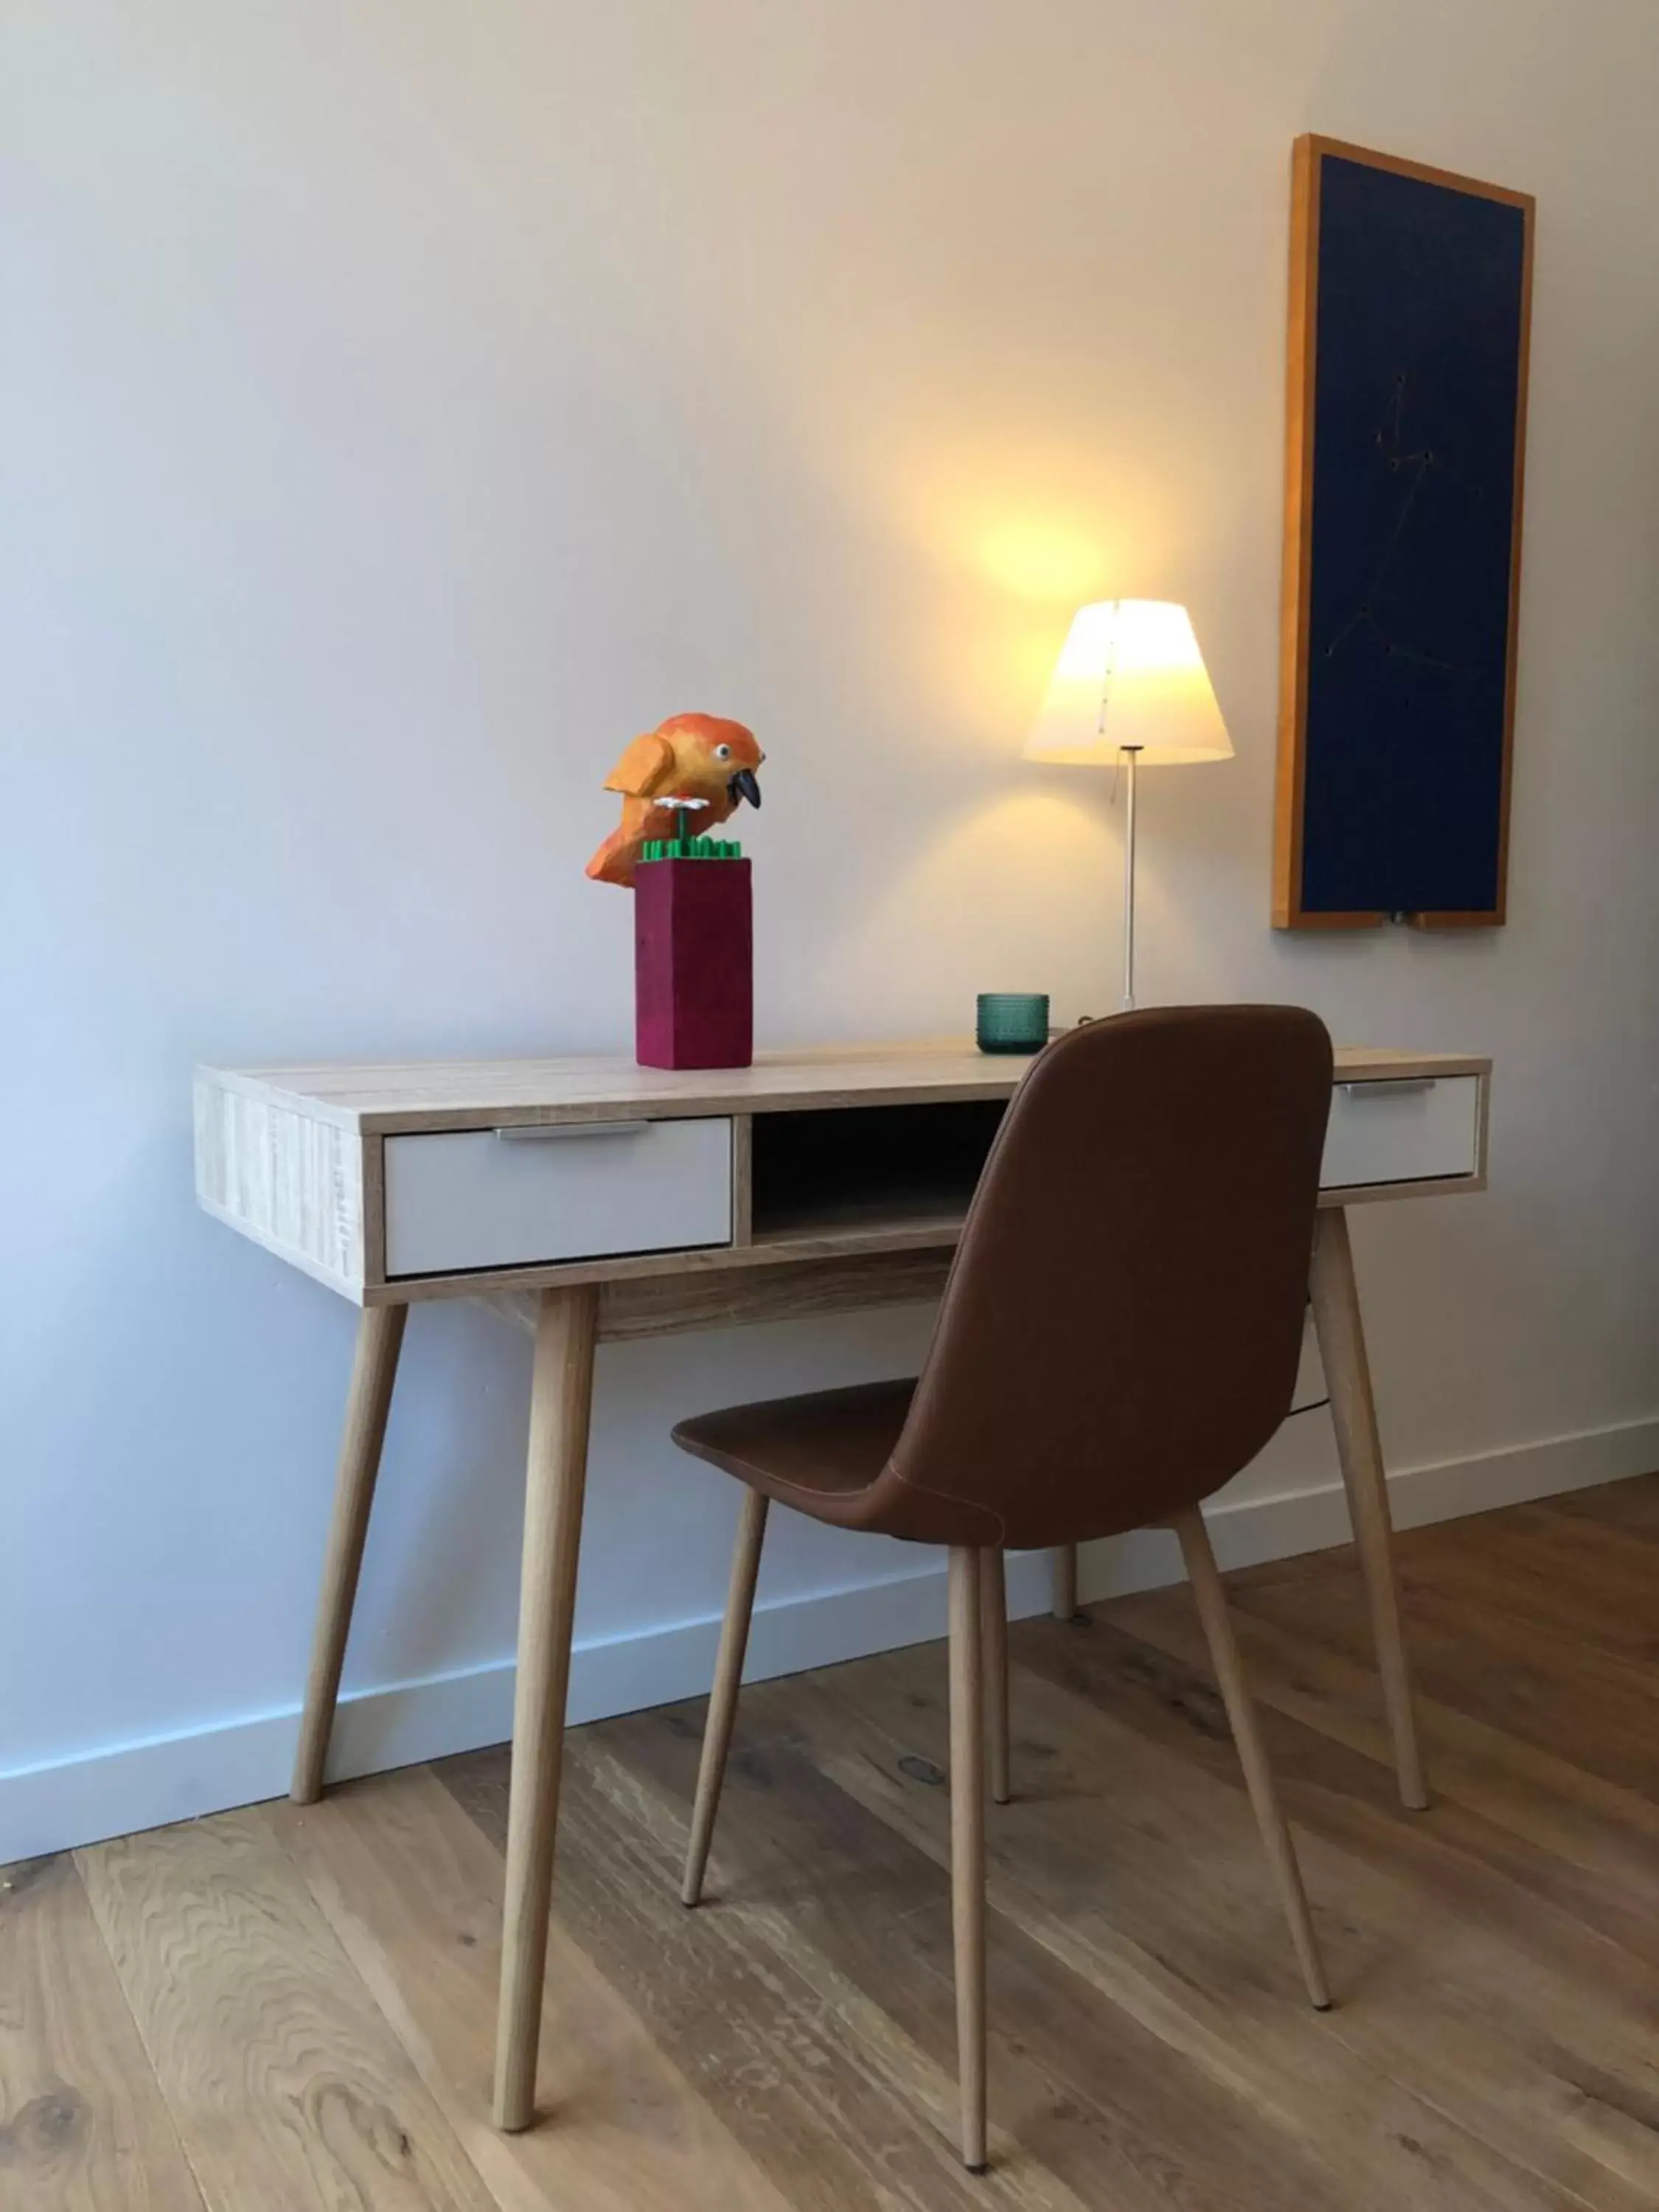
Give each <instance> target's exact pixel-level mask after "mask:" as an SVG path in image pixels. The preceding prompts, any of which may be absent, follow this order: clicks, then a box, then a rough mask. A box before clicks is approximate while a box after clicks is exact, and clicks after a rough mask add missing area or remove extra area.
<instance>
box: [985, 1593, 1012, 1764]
mask: <svg viewBox="0 0 1659 2212" xmlns="http://www.w3.org/2000/svg"><path fill="white" fill-rule="evenodd" d="M979 1598H980V1612H981V1621H982V1626H981V1639H982V1645H983V1650H984V1666H985V1702H986V1707H987V1712H988V1715H989V1719H990V1724H991V1796H992V1797H993V1799H994V1801H995V1802H996V1803H997V1804H999V1805H1006V1803H1007V1802H1008V1800H1009V1798H1010V1797H1011V1796H1012V1794H1013V1792H1012V1786H1011V1784H1010V1781H1009V1762H1008V1585H1007V1580H1006V1576H1005V1575H1004V1573H1003V1555H1002V1553H1000V1551H997V1550H994V1549H992V1550H987V1552H986V1553H984V1555H983V1557H982V1558H981V1560H980V1569H979Z"/></svg>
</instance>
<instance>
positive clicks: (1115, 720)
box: [1025, 599, 1233, 768]
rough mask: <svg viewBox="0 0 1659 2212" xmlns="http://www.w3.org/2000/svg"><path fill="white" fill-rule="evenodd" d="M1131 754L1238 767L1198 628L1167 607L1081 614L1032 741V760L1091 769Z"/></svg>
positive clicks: (1094, 609) (1132, 606) (1145, 604)
mask: <svg viewBox="0 0 1659 2212" xmlns="http://www.w3.org/2000/svg"><path fill="white" fill-rule="evenodd" d="M1127 749H1133V751H1134V753H1135V755H1136V757H1137V760H1138V761H1139V762H1144V763H1146V764H1147V765H1148V766H1152V767H1155V766H1160V765H1163V764H1165V763H1170V764H1173V763H1177V762H1182V761H1213V760H1231V758H1232V752H1233V747H1232V740H1231V738H1229V736H1228V735H1227V726H1226V724H1225V722H1224V721H1223V720H1222V719H1221V709H1220V708H1219V707H1218V706H1217V704H1216V699H1215V693H1214V692H1213V691H1212V690H1211V688H1210V678H1209V676H1208V674H1207V673H1206V670H1205V666H1204V656H1203V655H1202V653H1200V651H1199V649H1198V640H1197V638H1196V637H1194V635H1193V625H1192V622H1191V619H1190V617H1188V612H1187V610H1186V608H1185V607H1179V606H1176V605H1174V604H1173V603H1172V602H1171V601H1170V600H1168V599H1101V600H1099V601H1097V604H1096V605H1093V606H1091V607H1082V608H1079V611H1078V612H1077V613H1076V614H1075V615H1074V616H1073V617H1072V627H1071V629H1070V630H1069V631H1068V633H1067V634H1066V642H1065V644H1064V645H1063V646H1062V647H1060V659H1058V660H1057V661H1056V662H1055V664H1054V674H1053V675H1052V676H1051V677H1050V678H1049V679H1048V696H1047V697H1046V698H1045V699H1044V700H1043V702H1042V708H1041V710H1040V712H1039V713H1038V715H1037V718H1036V721H1035V722H1033V724H1032V725H1031V734H1030V737H1029V738H1027V739H1026V740H1025V757H1026V759H1027V760H1035V761H1064V762H1070V763H1073V764H1075V765H1076V766H1079V767H1083V768H1110V767H1112V766H1114V765H1115V763H1116V761H1117V759H1118V757H1119V755H1120V754H1121V753H1122V752H1123V751H1125V750H1127Z"/></svg>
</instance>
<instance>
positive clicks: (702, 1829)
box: [680, 1489, 768, 1905]
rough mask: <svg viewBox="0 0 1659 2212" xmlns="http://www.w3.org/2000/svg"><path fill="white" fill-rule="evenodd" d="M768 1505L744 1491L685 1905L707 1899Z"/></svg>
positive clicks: (701, 1771) (689, 1848) (683, 1894)
mask: <svg viewBox="0 0 1659 2212" xmlns="http://www.w3.org/2000/svg"><path fill="white" fill-rule="evenodd" d="M767 1503H768V1501H767V1499H766V1498H765V1496H764V1494H763V1492H760V1491H758V1490H749V1489H745V1490H744V1493H743V1510H742V1513H741V1515H740V1516H739V1517H738V1541H737V1546H736V1548H735V1549H734V1551H733V1552H732V1583H731V1588H730V1589H728V1591H727V1593H726V1621H725V1625H724V1626H722V1628H721V1630H720V1656H718V1658H716V1660H715V1662H714V1692H713V1694H712V1695H711V1697H710V1698H709V1700H708V1719H707V1721H706V1722H705V1723H703V1731H702V1762H701V1764H700V1765H699V1766H698V1768H697V1802H696V1807H695V1808H694V1809H693V1811H692V1814H691V1840H690V1844H688V1846H687V1848H686V1854H685V1879H684V1881H683V1882H682V1883H681V1885H680V1902H681V1903H682V1904H683V1905H696V1904H697V1903H698V1902H699V1900H700V1899H702V1878H703V1875H705V1874H706V1873H707V1871H708V1846H709V1844H711V1843H712V1842H713V1841H714V1819H715V1815H716V1814H718V1813H719V1811H720V1785H721V1784H722V1783H723V1782H724V1781H725V1779H726V1753H727V1752H728V1751H729V1750H730V1748H731V1745H732V1723H733V1722H734V1721H735V1720H736V1718H737V1717H738V1683H739V1682H741V1680H743V1660H744V1652H745V1651H746V1650H748V1648H749V1622H750V1616H751V1615H752V1614H753V1613H754V1610H755V1579H756V1577H757V1575H758V1574H759V1573H760V1561H761V1544H762V1541H763V1539H764V1537H765V1534H766V1508H767Z"/></svg>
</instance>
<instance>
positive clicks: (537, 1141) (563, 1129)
mask: <svg viewBox="0 0 1659 2212" xmlns="http://www.w3.org/2000/svg"><path fill="white" fill-rule="evenodd" d="M649 1127H651V1124H650V1123H649V1122H648V1121H523V1122H520V1123H518V1124H516V1125H515V1126H514V1127H511V1128H507V1129H497V1130H496V1132H495V1134H496V1135H497V1136H498V1137H499V1138H500V1139H501V1142H502V1143H503V1144H504V1145H550V1144H553V1143H555V1142H556V1141H557V1142H562V1140H563V1139H565V1138H567V1137H642V1136H643V1135H644V1134H645V1133H646V1131H647V1129H648V1128H649Z"/></svg>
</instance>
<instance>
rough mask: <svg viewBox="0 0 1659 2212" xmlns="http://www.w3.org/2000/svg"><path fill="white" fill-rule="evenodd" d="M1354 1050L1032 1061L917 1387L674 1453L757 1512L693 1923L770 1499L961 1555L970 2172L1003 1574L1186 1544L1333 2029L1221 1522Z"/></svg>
mask: <svg viewBox="0 0 1659 2212" xmlns="http://www.w3.org/2000/svg"><path fill="white" fill-rule="evenodd" d="M1330 1096H1331V1044H1330V1039H1329V1037H1328V1036H1327V1034H1326V1032H1325V1029H1324V1026H1323V1024H1322V1023H1321V1022H1320V1021H1319V1020H1318V1019H1317V1018H1316V1016H1314V1015H1313V1014H1310V1013H1307V1012H1303V1011H1301V1010H1300V1009H1298V1008H1295V1007H1289V1006H1212V1007H1183V1008H1170V1009H1160V1010H1158V1011H1152V1012H1144V1013H1129V1014H1123V1015H1120V1016H1119V1017H1117V1018H1115V1019H1114V1020H1111V1021H1103V1022H1098V1023H1095V1024H1091V1025H1090V1026H1089V1027H1087V1028H1085V1029H1079V1030H1073V1031H1072V1032H1071V1033H1070V1034H1069V1035H1068V1036H1064V1037H1061V1038H1060V1040H1059V1041H1058V1042H1056V1043H1054V1044H1052V1045H1050V1046H1049V1047H1048V1050H1047V1051H1046V1052H1044V1053H1042V1054H1041V1055H1040V1056H1039V1057H1038V1059H1037V1060H1035V1061H1034V1062H1033V1064H1032V1066H1031V1068H1030V1073H1028V1074H1027V1076H1026V1078H1025V1079H1024V1082H1023V1083H1022V1085H1020V1088H1019V1090H1018V1093H1017V1094H1016V1096H1015V1097H1014V1100H1013V1103H1012V1105H1011V1106H1010V1107H1009V1109H1008V1112H1007V1115H1006V1118H1005V1120H1004V1121H1003V1125H1002V1127H1001V1130H1000V1133H999V1134H998V1137H997V1140H996V1143H995V1145H994V1147H993V1149H992V1152H991V1156H990V1158H989V1160H988V1162H987V1164H986V1168H985V1172H984V1175H983V1176H982V1177H981V1181H980V1185H979V1188H978V1191H977V1192H976V1194H975V1198H974V1200H973V1204H972V1206H971V1207H970V1208H969V1214H968V1219H967V1222H966V1224H965V1225H964V1227H963V1233H962V1241H961V1243H960V1246H959V1248H958V1249H957V1256H956V1261H955V1264H954V1266H953V1267H952V1268H951V1275H950V1279H949V1281H948V1283H947V1285H946V1286H945V1297H944V1302H943V1304H942V1305H941V1308H940V1310H939V1325H938V1328H937V1330H936V1333H935V1334H934V1338H933V1346H932V1349H931V1350H930V1352H929V1353H928V1357H927V1364H926V1366H925V1367H924V1368H923V1370H922V1372H921V1376H920V1377H919V1378H918V1379H917V1380H916V1381H915V1382H914V1383H908V1382H907V1383H872V1384H868V1385H865V1386H862V1387H860V1388H857V1389H846V1390H825V1391H818V1392H816V1393H814V1394H812V1395H810V1396H806V1397H799V1398H784V1399H778V1400H775V1401H772V1402H770V1403H768V1404H763V1405H754V1406H737V1407H728V1408H727V1409H726V1410H725V1411H724V1412H720V1413H704V1414H701V1415H699V1416H698V1417H697V1418H696V1419H694V1420H689V1421H684V1422H682V1423H681V1424H680V1425H679V1426H678V1428H677V1429H676V1430H675V1431H674V1441H675V1442H676V1443H678V1444H679V1445H680V1446H681V1447H682V1448H683V1449H684V1450H686V1451H688V1452H691V1453H694V1454H695V1455H696V1456H697V1457H698V1458H700V1459H706V1460H708V1461H711V1462H713V1464H714V1466H716V1467H722V1468H726V1470H727V1472H728V1473H730V1474H735V1475H736V1476H737V1477H738V1480H740V1481H742V1482H744V1483H746V1484H747V1485H748V1486H749V1494H748V1496H747V1497H746V1498H745V1499H744V1511H743V1516H742V1521H741V1524H740V1527H739V1530H738V1547H737V1553H736V1557H735V1559H734V1560H733V1563H732V1589H731V1596H730V1601H729V1603H728V1607H727V1611H726V1626H725V1629H724V1632H723V1633H722V1636H721V1640H720V1658H719V1662H718V1665H717V1669H716V1680H715V1684H714V1696H713V1699H712V1700H711V1703H710V1706H709V1712H708V1726H707V1730H706V1733H705V1735H704V1739H703V1750H702V1771H701V1772H700V1774H699V1777H698V1783H697V1796H696V1809H695V1812H694V1814H693V1818H692V1827H691V1840H690V1852H689V1855H688V1858H687V1862H686V1870H685V1884H684V1893H683V1894H684V1899H685V1902H686V1903H687V1904H688V1905H695V1904H696V1902H697V1900H698V1899H699V1897H700V1896H701V1894H702V1878H703V1872H704V1869H705V1867H706V1865H707V1863H708V1847H709V1840H710V1838H711V1836H712V1833H713V1830H714V1814H715V1810H716V1807H717V1805H718V1802H719V1798H720V1782H721V1778H722V1776H723V1774H724V1771H725V1765H726V1748H727V1746H728V1744H729V1743H730V1741H731V1732H732V1717H733V1714H734V1711H735V1708H736V1703H737V1691H738V1679H739V1677H740V1675H741V1674H742V1670H743V1657H744V1647H745V1644H746V1642H747V1638H748V1632H749V1617H750V1609H751V1607H752V1604H753V1601H754V1594H755V1577H756V1574H757V1570H758V1568H759V1565H760V1550H761V1540H762V1536H763V1533H764V1530H765V1524H766V1512H767V1504H768V1501H769V1499H771V1498H777V1499H779V1500H780V1501H781V1502H782V1503H783V1504H787V1505H793V1506H794V1507H795V1508H796V1509H797V1510H799V1511H800V1512H803V1513H809V1514H811V1516H813V1518H814V1519H816V1520H819V1521H828V1522H834V1523H836V1525H837V1526H839V1527H842V1528H868V1529H872V1530H875V1531H878V1532H879V1533H880V1534H884V1535H888V1536H900V1537H908V1538H910V1539H911V1540H913V1541H915V1542H917V1543H922V1544H945V1545H948V1546H949V1547H950V1553H951V1560H950V1623H951V1647H950V1648H951V1660H950V1667H951V1875H952V1889H953V1899H954V1916H955V1938H956V1981H957V2058H958V2072H959V2079H960V2084H961V2097H962V2150H963V2160H965V2162H966V2163H967V2165H968V2166H969V2167H971V2168H972V2169H974V2170H975V2171H976V2172H977V2171H980V2170H981V2169H982V2168H983V2166H984V2163H985V1927H984V1887H985V1835H984V1802H983V1801H984V1788H985V1765H984V1758H985V1752H984V1729H985V1719H984V1712H983V1702H984V1677H985V1648H986V1643H987V1628H988V1630H989V1640H990V1643H991V1650H992V1661H993V1667H994V1681H993V1687H994V1692H995V1693H996V1696H997V1699H998V1702H999V1704H1000V1708H1001V1725H1000V1728H999V1729H998V1730H997V1740H998V1750H999V1759H998V1766H999V1771H998V1774H997V1781H998V1784H999V1788H998V1795H999V1796H1000V1797H1006V1794H1007V1792H1006V1702H1004V1700H1006V1671H1005V1666H1006V1662H1004V1661H1003V1659H1002V1652H1003V1648H1004V1646H1003V1628H1004V1618H1005V1608H1004V1605H1003V1601H1002V1554H1003V1552H1004V1550H1005V1548H1012V1549H1015V1550H1025V1549H1028V1548H1036V1547H1048V1546H1054V1545H1061V1544H1069V1543H1074V1542H1079V1541H1087V1540H1088V1539H1090V1538H1091V1537H1096V1536H1110V1535H1115V1534H1119V1533H1121V1531H1123V1530H1125V1529H1128V1528H1141V1527H1145V1526H1146V1525H1148V1524H1150V1523H1158V1522H1161V1523H1168V1524H1169V1525H1170V1526H1172V1527H1173V1528H1174V1529H1175V1531H1176V1534H1177V1535H1178V1536H1179V1538H1180V1541H1181V1548H1182V1556H1183V1558H1184V1559H1185V1561H1186V1565H1187V1572H1188V1577H1189V1579H1190V1581H1191V1583H1192V1584H1193V1589H1194V1594H1195V1595H1196V1598H1197V1601H1198V1607H1199V1611H1200V1615H1201V1616H1202V1619H1203V1624H1204V1627H1205V1631H1206V1635H1207V1637H1208V1639H1209V1645H1210V1651H1211V1656H1212V1659H1213V1662H1214V1664H1215V1670H1216V1675H1217V1678H1218V1683H1219V1686H1220V1689H1221V1694H1222V1697H1223V1699H1225V1704H1226V1709H1227V1714H1228V1717H1229V1719H1230V1721H1231V1724H1232V1730H1233V1736H1234V1740H1235V1741H1236V1743H1237V1747H1238V1753H1239V1758H1240V1760H1241V1762H1242V1764H1243V1769H1244V1778H1245V1782H1246V1784H1247V1785H1248V1788H1249V1796H1250V1801H1251V1803H1252V1805H1253V1806H1254V1808H1255V1816H1256V1820H1257V1821H1258V1823H1259V1824H1260V1826H1261V1835H1262V1840H1263V1842H1264V1843H1265V1844H1266V1845H1267V1856H1268V1858H1269V1860H1270V1862H1271V1863H1272V1867H1273V1875H1274V1878H1275V1880H1276V1881H1277V1883H1278V1886H1279V1893H1280V1895H1281V1898H1282V1900H1283V1903H1284V1908H1285V1917H1286V1919H1287V1920H1288V1921H1289V1923H1290V1929H1291V1941H1292V1942H1293V1943H1294V1945H1295V1947H1296V1953H1297V1958H1298V1960H1300V1962H1301V1966H1302V1972H1303V1975H1304V1979H1305V1981H1306V1983H1307V1988H1308V1994H1309V1996H1310V1997H1311V1999H1312V2000H1313V2002H1314V2003H1315V2004H1316V2005H1317V2006H1319V2007H1320V2008H1324V2007H1325V2006H1326V2005H1327V2004H1328V2002H1329V1999H1328V1996H1327V1993H1326V1987H1325V1980H1324V1976H1323V1973H1322V1970H1321V1966H1320V1962H1319V1956H1318V1953H1317V1950H1316V1947H1315V1942H1314V1935H1313V1929H1312V1927H1311V1925H1310V1921H1309V1917H1308V1905H1307V1899H1306V1898H1305V1896H1304V1893H1303V1888H1302V1881H1301V1875H1300V1873H1299V1871H1298V1869H1297V1863H1296V1856H1295V1852H1294V1850H1293V1848H1292V1845H1291V1837H1290V1831H1289V1829H1288V1828H1287V1826H1285V1816H1284V1814H1283V1813H1282V1811H1281V1810H1280V1808H1279V1800H1278V1796H1277V1794H1276V1792H1275V1790H1274V1788H1273V1777H1272V1774H1271V1772H1270V1771H1269V1769H1268V1765H1267V1757H1266V1754H1265V1752H1264V1750H1263V1748H1262V1744H1261V1735H1260V1733H1259V1730H1258V1728H1257V1724H1256V1720H1255V1712H1254V1710H1253V1708H1252V1706H1251V1704H1250V1700H1249V1692H1248V1691H1247V1689H1246V1687H1245V1684H1244V1679H1243V1672H1242V1670H1241V1668H1240V1664H1239V1657H1238V1650H1237V1645H1236V1644H1235V1642H1234V1640H1233V1634H1232V1628H1231V1623H1230V1621H1229V1620H1228V1617H1227V1611H1226V1606H1225V1600H1224V1597H1223V1594H1222V1587H1221V1583H1220V1579H1219V1577H1218V1574H1217V1571H1216V1565H1215V1559H1214V1555H1213V1553H1212V1551H1211V1549H1210V1545H1209V1539H1208V1537H1207V1535H1206V1533H1205V1528H1204V1521H1203V1516H1201V1514H1200V1512H1199V1510H1198V1508H1199V1503H1200V1499H1202V1498H1207V1497H1208V1496H1209V1495H1210V1493H1211V1492H1212V1491H1215V1490H1218V1489H1219V1488H1220V1487H1221V1486H1222V1484H1223V1483H1225V1482H1226V1481H1228V1480H1230V1479H1231V1477H1232V1476H1233V1475H1235V1474H1237V1473H1238V1471H1239V1469H1240V1468H1243V1467H1244V1466H1246V1465H1247V1464H1248V1463H1249V1462H1250V1461H1251V1460H1252V1459H1254V1458H1255V1455H1256V1454H1257V1453H1258V1452H1259V1451H1260V1450H1261V1448H1262V1447H1263V1445H1264V1444H1266V1443H1267V1440H1268V1438H1269V1437H1271V1436H1272V1435H1273V1432H1274V1431H1275V1430H1276V1429H1277V1428H1278V1427H1279V1424H1280V1422H1281V1421H1282V1420H1283V1419H1284V1418H1285V1414H1286V1413H1287V1412H1288V1411H1289V1410H1290V1405H1291V1393H1292V1391H1293V1389H1294V1388H1295V1383H1296V1373H1297V1359H1298V1357H1299V1353H1300V1349H1301V1343H1302V1328H1303V1315H1304V1306H1305V1304H1306V1298H1307V1288H1308V1264H1309V1258H1310V1250H1311V1247H1312V1242H1313V1227H1314V1206H1315V1204H1316V1197H1317V1193H1318V1187H1319V1165H1320V1155H1321V1152H1322V1147H1323V1144H1324V1138H1325V1121H1326V1116H1327V1114H1328V1111H1329V1108H1330Z"/></svg>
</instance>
